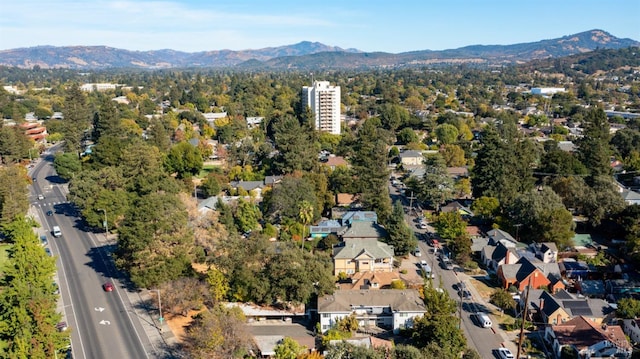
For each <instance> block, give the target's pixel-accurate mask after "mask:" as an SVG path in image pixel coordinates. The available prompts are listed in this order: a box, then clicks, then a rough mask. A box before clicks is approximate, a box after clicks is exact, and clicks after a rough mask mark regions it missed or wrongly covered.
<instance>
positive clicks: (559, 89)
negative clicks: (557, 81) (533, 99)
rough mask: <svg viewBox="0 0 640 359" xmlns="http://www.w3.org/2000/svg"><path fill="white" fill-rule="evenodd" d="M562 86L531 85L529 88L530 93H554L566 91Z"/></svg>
mask: <svg viewBox="0 0 640 359" xmlns="http://www.w3.org/2000/svg"><path fill="white" fill-rule="evenodd" d="M566 91H567V90H566V89H565V88H564V87H533V88H532V89H531V94H532V95H553V94H556V93H561V92H566Z"/></svg>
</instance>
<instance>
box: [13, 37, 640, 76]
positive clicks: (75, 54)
mask: <svg viewBox="0 0 640 359" xmlns="http://www.w3.org/2000/svg"><path fill="white" fill-rule="evenodd" d="M631 46H640V42H638V41H636V40H633V39H627V38H625V39H621V38H617V37H615V36H613V35H611V34H609V33H608V32H606V31H603V30H590V31H585V32H581V33H578V34H574V35H568V36H563V37H561V38H556V39H550V40H541V41H537V42H529V43H520V44H512V45H472V46H465V47H461V48H457V49H448V50H440V51H431V50H422V51H411V52H403V53H398V54H392V53H386V52H362V51H359V50H357V49H342V48H340V47H335V46H328V45H325V44H322V43H319V42H309V41H303V42H300V43H297V44H294V45H287V46H279V47H268V48H263V49H257V50H242V51H233V50H214V51H203V52H194V53H188V52H181V51H175V50H168V49H167V50H157V51H130V50H123V49H117V48H112V47H107V46H61V47H55V46H37V47H29V48H19V49H10V50H1V51H0V65H4V66H9V67H19V68H34V67H39V68H43V69H48V68H68V69H78V70H89V69H113V68H137V69H162V68H188V67H199V68H236V69H245V70H253V69H255V70H260V69H262V70H296V69H298V70H302V69H304V70H307V69H341V68H344V69H347V68H351V69H354V68H394V67H406V66H421V65H437V64H459V63H468V64H476V65H480V66H482V65H497V64H515V63H524V62H528V61H531V60H534V59H543V58H556V57H563V56H568V55H573V54H577V53H584V52H588V51H592V50H595V49H598V48H602V49H619V48H626V47H631Z"/></svg>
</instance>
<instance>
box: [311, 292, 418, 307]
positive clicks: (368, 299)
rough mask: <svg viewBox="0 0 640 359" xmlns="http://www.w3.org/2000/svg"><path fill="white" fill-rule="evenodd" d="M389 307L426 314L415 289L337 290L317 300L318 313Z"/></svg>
mask: <svg viewBox="0 0 640 359" xmlns="http://www.w3.org/2000/svg"><path fill="white" fill-rule="evenodd" d="M360 306H364V307H372V306H375V307H390V308H391V310H392V311H398V312H426V307H425V305H424V301H423V300H422V298H420V296H419V294H418V291H417V290H415V289H404V290H397V289H376V290H337V291H335V292H334V293H333V294H328V295H325V296H322V297H320V298H318V313H333V312H346V313H348V312H351V310H352V309H354V308H356V307H360Z"/></svg>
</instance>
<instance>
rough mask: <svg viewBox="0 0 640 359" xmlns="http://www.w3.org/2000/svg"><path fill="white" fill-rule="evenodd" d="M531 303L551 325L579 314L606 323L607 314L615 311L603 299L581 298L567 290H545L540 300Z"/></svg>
mask: <svg viewBox="0 0 640 359" xmlns="http://www.w3.org/2000/svg"><path fill="white" fill-rule="evenodd" d="M531 304H532V307H533V308H536V309H537V311H538V313H540V318H541V320H542V321H543V322H544V323H545V324H549V325H556V324H561V323H565V322H567V321H569V320H571V319H573V318H576V317H579V316H583V317H585V318H587V319H589V320H591V321H593V322H594V323H596V324H602V323H603V322H605V323H606V320H605V319H606V318H607V316H608V315H610V314H612V313H613V312H614V309H613V308H612V307H611V306H610V305H609V303H607V301H605V300H603V299H594V298H587V297H581V298H580V297H577V296H575V295H573V294H571V293H569V292H567V291H566V290H560V291H558V292H557V293H555V294H551V293H549V292H546V291H543V292H542V293H541V294H540V296H539V297H538V300H537V301H535V299H534V300H532V301H531Z"/></svg>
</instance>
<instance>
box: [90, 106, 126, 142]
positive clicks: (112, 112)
mask: <svg viewBox="0 0 640 359" xmlns="http://www.w3.org/2000/svg"><path fill="white" fill-rule="evenodd" d="M103 136H104V137H107V136H108V137H113V138H119V137H121V136H122V126H121V124H120V116H119V115H118V108H117V107H116V105H115V102H114V101H112V100H111V98H109V97H107V96H105V97H103V98H102V100H101V102H100V106H99V107H98V111H97V112H96V113H95V115H94V116H93V140H94V141H95V142H98V141H100V139H101V138H102V137H103Z"/></svg>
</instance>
